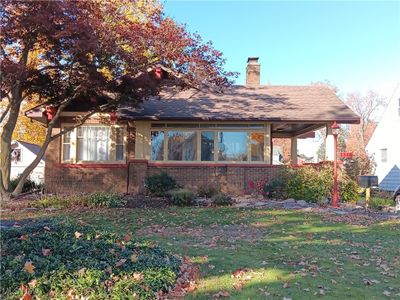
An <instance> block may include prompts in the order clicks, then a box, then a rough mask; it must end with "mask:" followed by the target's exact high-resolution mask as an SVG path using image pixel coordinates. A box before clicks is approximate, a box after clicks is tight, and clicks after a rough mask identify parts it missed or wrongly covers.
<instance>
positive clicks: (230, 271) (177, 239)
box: [2, 207, 400, 300]
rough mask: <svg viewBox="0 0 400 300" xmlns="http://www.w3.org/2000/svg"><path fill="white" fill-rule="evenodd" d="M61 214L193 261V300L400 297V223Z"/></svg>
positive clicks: (236, 215) (217, 212)
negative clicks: (218, 299) (196, 273)
mask: <svg viewBox="0 0 400 300" xmlns="http://www.w3.org/2000/svg"><path fill="white" fill-rule="evenodd" d="M57 214H59V213H54V214H53V215H57ZM62 214H66V215H69V216H71V217H73V218H75V219H80V220H82V221H84V222H88V223H89V224H92V225H94V226H95V227H97V228H99V229H103V230H104V229H106V230H110V231H115V232H118V233H125V232H132V233H133V234H134V236H135V237H136V238H139V239H149V240H154V241H157V242H158V243H159V244H160V245H161V246H163V247H165V248H167V249H169V250H170V251H172V252H174V253H179V254H181V255H186V256H189V257H191V259H192V261H194V262H195V263H197V264H199V265H200V272H201V278H200V280H199V283H198V288H197V289H196V290H195V291H194V292H192V293H191V294H189V295H188V297H187V298H188V299H212V298H213V297H214V296H217V295H216V294H218V293H219V295H220V296H222V295H231V299H280V300H282V299H284V298H292V299H293V300H294V299H320V298H323V299H400V283H399V282H400V223H399V222H398V221H397V222H395V221H391V222H385V223H377V224H374V225H370V226H364V225H351V224H345V223H333V222H332V221H328V220H327V219H326V218H324V217H321V216H318V215H315V214H310V213H302V212H295V211H283V210H256V209H236V208H215V209H213V208H176V207H173V208H168V209H148V210H145V209H132V210H131V209H102V210H98V209H97V210H85V211H78V210H75V211H70V212H63V213H62ZM10 216H12V218H15V219H23V218H26V217H30V218H41V217H49V214H48V213H44V212H39V213H28V214H27V213H24V214H18V213H13V214H8V215H3V216H2V219H10ZM358 221H360V220H358ZM361 221H362V220H361Z"/></svg>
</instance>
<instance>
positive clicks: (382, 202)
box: [369, 197, 395, 209]
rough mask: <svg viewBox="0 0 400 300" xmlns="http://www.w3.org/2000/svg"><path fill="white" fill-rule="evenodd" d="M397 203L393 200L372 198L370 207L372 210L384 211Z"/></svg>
mask: <svg viewBox="0 0 400 300" xmlns="http://www.w3.org/2000/svg"><path fill="white" fill-rule="evenodd" d="M394 204H395V202H394V201H393V199H392V198H378V197H372V198H371V200H370V203H369V206H370V207H371V208H372V209H382V208H384V207H385V206H393V205H394Z"/></svg>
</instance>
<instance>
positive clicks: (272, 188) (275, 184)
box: [263, 173, 288, 199]
mask: <svg viewBox="0 0 400 300" xmlns="http://www.w3.org/2000/svg"><path fill="white" fill-rule="evenodd" d="M263 195H264V197H267V198H270V199H286V198H287V197H288V196H287V195H288V194H287V191H286V178H285V177H284V174H283V173H282V174H280V176H278V177H277V178H274V179H273V180H271V181H269V182H266V183H265V185H264V188H263Z"/></svg>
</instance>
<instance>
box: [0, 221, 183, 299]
mask: <svg viewBox="0 0 400 300" xmlns="http://www.w3.org/2000/svg"><path fill="white" fill-rule="evenodd" d="M0 243H1V249H2V256H1V260H0V271H1V277H0V298H1V299H22V297H23V290H26V291H27V294H28V295H31V296H32V297H33V298H34V299H50V298H52V299H67V298H68V299H69V298H71V299H72V298H73V299H127V297H128V295H130V297H132V295H134V294H136V295H137V298H139V299H155V298H156V295H155V293H157V292H158V291H160V290H164V291H165V290H167V289H168V288H169V287H171V286H173V285H174V283H175V280H176V278H177V274H178V273H179V268H180V265H181V261H180V259H178V258H177V257H175V256H173V255H171V254H169V253H168V252H166V251H165V250H164V249H162V248H159V247H158V246H155V245H154V244H153V243H151V242H138V241H135V240H131V239H130V237H129V236H127V237H121V236H120V235H116V234H110V233H107V232H102V231H96V230H95V229H94V228H92V227H90V226H87V225H85V226H84V225H80V224H76V223H73V222H71V221H70V220H68V219H67V220H55V221H52V222H39V223H35V224H34V225H32V224H31V225H24V226H23V227H20V228H9V229H2V234H1V237H0ZM4 253H7V255H4ZM31 267H34V269H31ZM21 287H22V288H21ZM28 298H29V299H30V298H31V297H28V296H26V297H24V298H23V299H28Z"/></svg>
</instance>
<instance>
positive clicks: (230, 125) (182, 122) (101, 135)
mask: <svg viewBox="0 0 400 300" xmlns="http://www.w3.org/2000/svg"><path fill="white" fill-rule="evenodd" d="M246 71H247V72H246V73H247V74H246V75H247V77H246V85H244V86H232V87H230V88H227V89H226V90H225V91H224V92H223V93H214V92H211V91H199V90H195V89H187V90H183V91H182V90H180V91H173V92H163V93H161V94H160V97H154V98H151V99H149V100H148V101H145V102H144V103H143V104H142V106H140V107H139V108H132V107H122V108H120V109H119V110H118V111H117V121H113V119H114V118H113V117H112V116H113V115H112V114H110V117H109V119H107V120H108V122H104V119H105V118H104V117H103V118H101V117H100V116H99V117H97V118H96V117H93V118H92V119H91V120H90V122H87V123H86V124H84V125H82V126H81V127H79V128H77V129H75V130H73V131H72V132H69V133H68V134H66V135H64V136H63V137H62V138H59V139H57V140H54V141H53V142H52V143H51V144H50V145H49V148H48V149H47V152H46V173H45V174H46V178H45V186H46V189H47V191H48V192H93V191H100V190H103V191H112V190H113V191H116V192H129V193H138V192H143V191H144V188H145V187H144V180H145V178H146V177H147V176H149V175H152V174H155V173H159V172H167V173H168V174H170V175H171V176H172V177H174V178H175V179H176V180H177V181H178V183H180V184H181V185H184V186H187V187H198V186H203V185H212V186H219V187H220V188H221V189H222V190H224V191H229V192H237V193H242V192H243V191H244V190H245V189H246V187H247V185H248V183H249V182H250V181H253V182H255V181H257V180H259V179H260V178H264V179H267V180H269V179H271V178H273V177H274V176H276V174H277V173H278V171H279V169H280V167H281V166H279V165H273V164H272V159H273V153H272V147H271V144H272V143H271V141H272V138H275V137H276V138H290V139H291V140H292V143H291V145H292V146H291V147H292V148H291V153H292V154H293V155H292V157H293V160H292V164H297V138H298V137H301V136H303V135H304V134H306V133H308V132H311V131H314V130H317V129H319V128H322V127H325V126H327V127H328V128H330V127H331V125H332V123H333V122H334V121H337V122H338V123H359V117H358V116H357V115H356V114H354V113H353V112H352V111H351V110H350V109H349V108H348V107H347V106H346V105H345V104H343V102H342V101H340V99H338V97H337V96H336V95H335V93H334V92H333V91H332V90H330V89H329V88H326V87H321V86H269V85H267V86H263V85H260V64H259V63H258V58H249V59H248V65H247V70H246ZM81 107H82V106H81V105H80V104H77V103H75V104H73V105H71V106H70V107H69V109H68V111H66V112H63V113H62V114H61V120H60V124H59V128H57V129H55V130H54V133H56V132H59V130H60V128H64V127H67V126H69V125H70V124H71V122H72V119H73V118H74V117H76V116H78V115H82V114H83V112H82V109H81ZM43 112H44V107H37V108H35V109H32V110H31V111H30V112H28V114H27V115H28V116H29V117H31V118H33V119H36V120H39V121H42V122H44V123H45V122H46V120H45V119H44V117H43ZM328 132H329V130H328Z"/></svg>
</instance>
